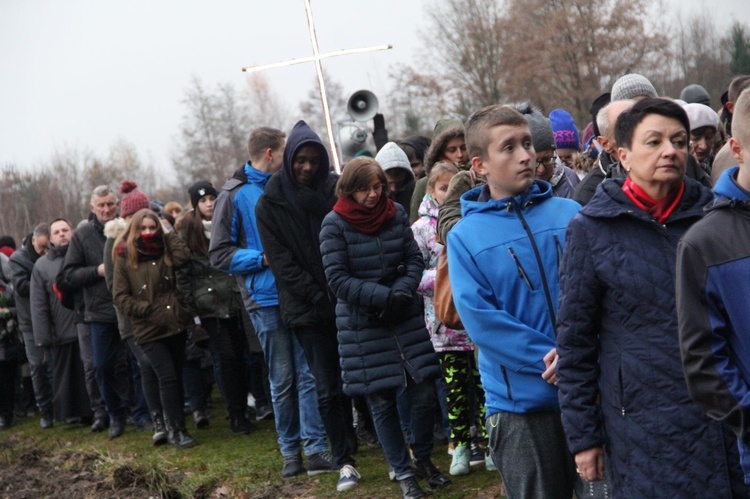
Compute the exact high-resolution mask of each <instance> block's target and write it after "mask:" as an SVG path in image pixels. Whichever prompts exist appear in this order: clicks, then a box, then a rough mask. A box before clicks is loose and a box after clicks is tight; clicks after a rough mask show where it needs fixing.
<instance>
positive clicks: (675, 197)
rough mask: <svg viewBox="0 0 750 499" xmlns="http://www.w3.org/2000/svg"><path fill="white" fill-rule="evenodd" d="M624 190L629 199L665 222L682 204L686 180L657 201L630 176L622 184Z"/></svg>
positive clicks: (658, 219)
mask: <svg viewBox="0 0 750 499" xmlns="http://www.w3.org/2000/svg"><path fill="white" fill-rule="evenodd" d="M622 191H623V192H624V193H625V195H626V196H627V197H628V199H630V200H631V201H632V202H633V204H635V205H636V206H637V207H638V208H640V209H642V210H643V211H645V212H646V213H648V214H649V215H651V216H652V217H653V218H654V220H656V221H657V222H659V223H660V224H663V223H664V222H666V221H667V219H668V218H669V215H671V214H672V212H673V211H674V210H675V208H677V205H678V204H680V200H681V199H682V195H683V194H684V193H685V182H680V187H679V188H677V189H672V191H671V192H670V193H669V194H667V196H666V197H665V198H664V199H661V200H660V201H656V200H655V199H654V198H652V197H651V196H649V195H648V194H646V191H644V190H643V189H641V187H640V186H639V185H638V184H636V183H635V182H633V181H632V180H630V177H628V178H627V180H625V183H624V184H622Z"/></svg>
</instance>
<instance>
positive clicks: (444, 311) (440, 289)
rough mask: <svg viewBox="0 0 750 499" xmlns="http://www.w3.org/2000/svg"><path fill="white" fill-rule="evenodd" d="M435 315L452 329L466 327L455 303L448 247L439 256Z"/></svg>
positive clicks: (436, 275)
mask: <svg viewBox="0 0 750 499" xmlns="http://www.w3.org/2000/svg"><path fill="white" fill-rule="evenodd" d="M433 301H434V302H435V316H437V318H438V320H439V321H440V322H442V323H443V324H445V326H446V327H449V328H451V329H464V325H463V323H462V322H461V318H460V317H459V316H458V311H457V310H456V304H455V303H453V290H452V289H451V281H450V279H449V278H448V247H447V246H446V247H444V248H443V252H442V253H440V255H439V256H438V264H437V272H436V273H435V295H434V297H433Z"/></svg>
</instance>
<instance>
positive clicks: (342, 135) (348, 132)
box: [339, 123, 367, 158]
mask: <svg viewBox="0 0 750 499" xmlns="http://www.w3.org/2000/svg"><path fill="white" fill-rule="evenodd" d="M366 142H367V130H365V129H363V128H360V127H358V126H357V125H356V124H355V123H348V124H343V125H341V126H340V127H339V146H340V147H341V154H343V155H344V157H346V158H351V157H353V156H354V155H355V154H357V153H358V152H359V151H361V150H362V149H365V148H367V144H366Z"/></svg>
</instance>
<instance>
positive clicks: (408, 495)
mask: <svg viewBox="0 0 750 499" xmlns="http://www.w3.org/2000/svg"><path fill="white" fill-rule="evenodd" d="M398 486H399V487H401V494H402V497H403V498H404V499H419V498H420V497H424V496H426V495H427V494H425V492H424V490H422V487H420V486H419V483H417V477H414V476H410V477H409V478H404V479H403V480H399V481H398Z"/></svg>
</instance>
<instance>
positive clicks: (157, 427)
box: [151, 411, 167, 446]
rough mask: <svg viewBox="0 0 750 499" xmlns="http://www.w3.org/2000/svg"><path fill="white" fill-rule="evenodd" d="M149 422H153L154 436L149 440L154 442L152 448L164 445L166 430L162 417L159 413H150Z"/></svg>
mask: <svg viewBox="0 0 750 499" xmlns="http://www.w3.org/2000/svg"><path fill="white" fill-rule="evenodd" d="M151 420H152V421H153V422H154V436H153V437H151V440H152V441H153V442H154V446H157V445H164V444H166V443H167V428H166V427H165V426H164V417H163V416H162V415H161V412H159V411H154V412H152V413H151Z"/></svg>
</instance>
